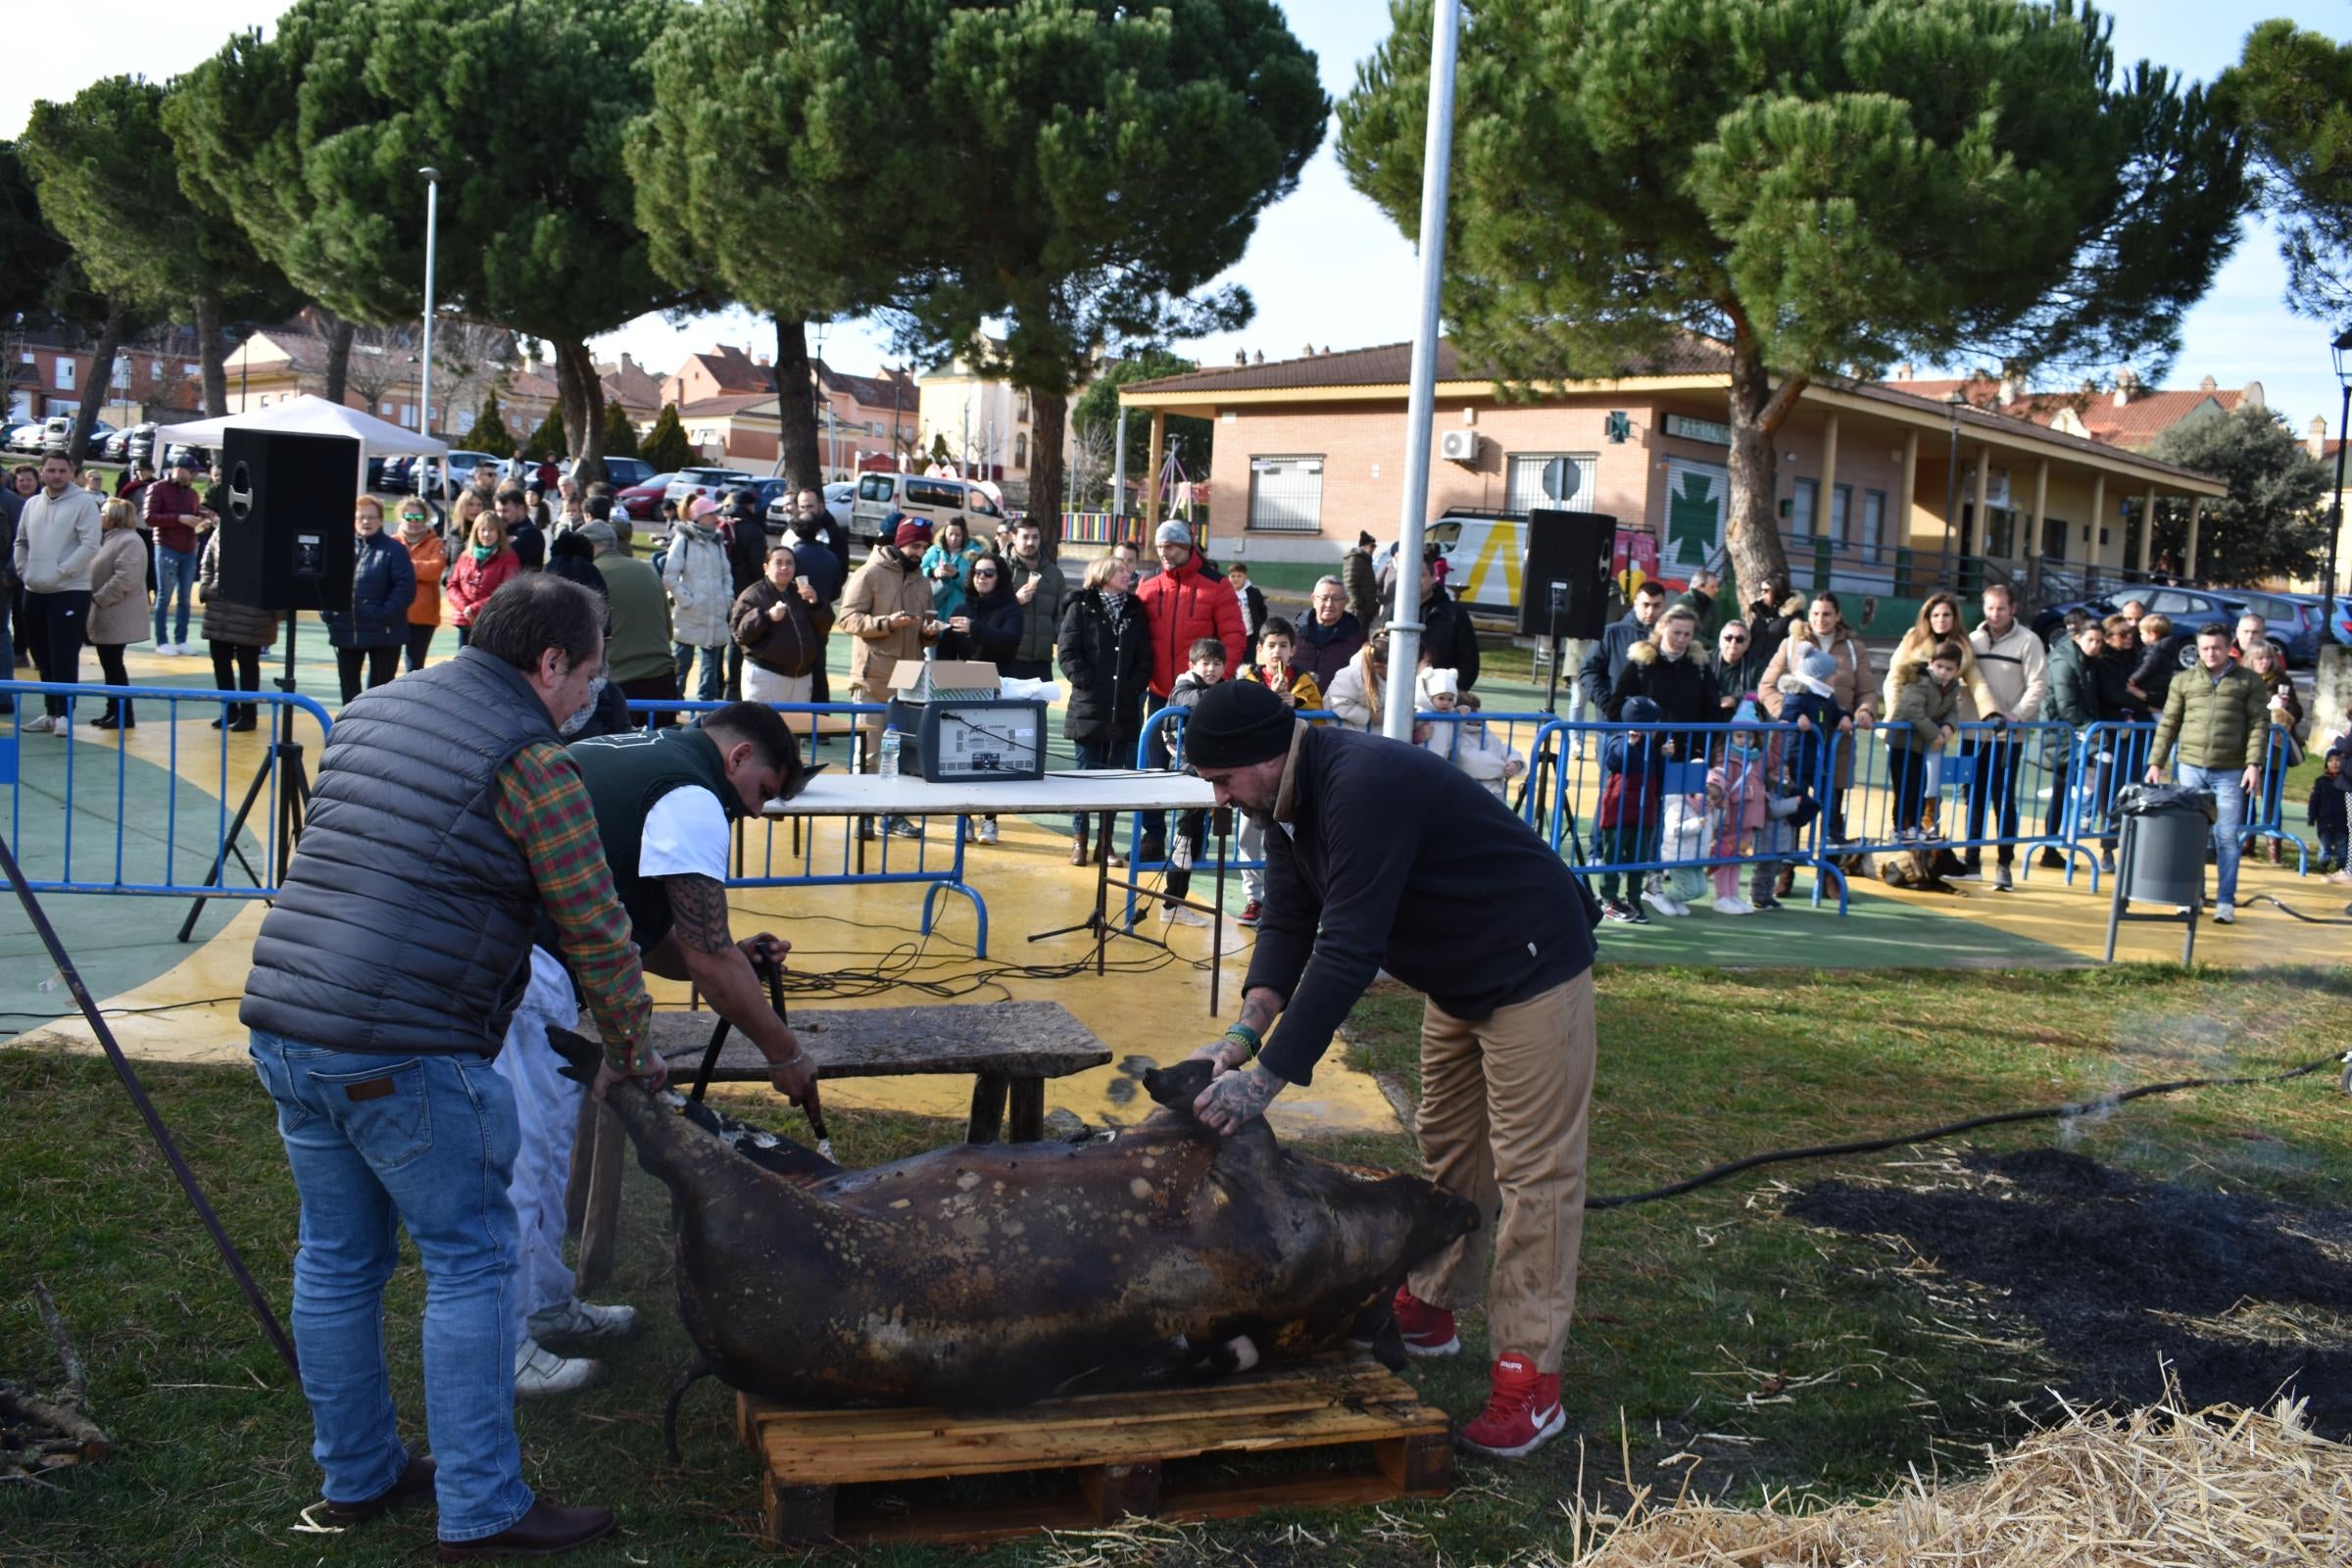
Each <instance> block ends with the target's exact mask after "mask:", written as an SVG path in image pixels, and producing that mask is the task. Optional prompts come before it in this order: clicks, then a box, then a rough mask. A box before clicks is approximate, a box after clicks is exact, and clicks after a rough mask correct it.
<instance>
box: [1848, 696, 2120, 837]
mask: <svg viewBox="0 0 2352 1568" xmlns="http://www.w3.org/2000/svg"><path fill="white" fill-rule="evenodd" d="M1949 728H1950V729H1951V731H1952V736H1951V739H1950V740H1949V741H1948V742H1946V743H1945V744H1944V745H1943V746H1941V747H1940V748H1936V747H1931V746H1929V745H1926V744H1924V743H1921V742H1920V740H1919V737H1917V736H1916V735H1915V734H1912V733H1910V727H1909V726H1908V725H1907V724H1898V722H1897V721H1896V720H1892V719H1882V720H1880V722H1879V724H1878V725H1877V728H1876V741H1875V743H1874V741H1873V731H1870V730H1852V731H1844V732H1840V733H1839V734H1838V735H1836V736H1834V737H1833V738H1832V747H1831V750H1832V761H1831V763H1830V766H1831V768H1832V773H1831V775H1829V776H1832V777H1834V776H1835V773H1836V771H1837V769H1838V760H1837V759H1838V758H1841V757H1844V756H1850V757H1851V758H1852V759H1853V767H1852V770H1851V781H1850V783H1849V784H1848V785H1847V787H1846V789H1845V790H1844V792H1843V795H1844V803H1843V804H1844V809H1843V812H1842V820H1843V824H1844V828H1845V832H1844V835H1843V837H1842V839H1840V840H1838V841H1836V842H1834V843H1833V844H1832V845H1831V846H1830V850H1829V853H1830V854H1832V855H1834V856H1847V855H1879V854H1889V853H1896V852H1907V851H1913V850H1923V851H1934V850H1936V849H1945V850H1951V851H1954V852H1959V851H1975V852H1977V854H1978V855H1980V856H1981V855H1982V854H1983V852H1984V851H1985V850H1987V849H1991V850H1995V851H2013V850H2019V849H2023V850H2029V851H2031V850H2035V849H2043V848H2047V849H2051V850H2056V851H2058V852H2060V853H2064V852H2065V851H2066V850H2067V849H2068V848H2069V847H2070V841H2069V836H2068V825H2069V818H2068V812H2067V802H2066V795H2067V793H2068V791H2069V789H2070V788H2071V786H2070V783H2069V780H2070V776H2071V774H2072V771H2073V763H2074V756H2075V732H2074V730H2073V728H2072V727H2071V726H2069V725H2066V724H2060V723H2055V722H2049V723H2029V724H2007V723H1991V722H1970V723H1963V724H1952V725H1950V726H1949ZM2036 829H2038V830H2036ZM2018 861H2019V864H2020V869H2021V872H2022V871H2025V870H2030V869H2031V867H2032V865H2033V858H2032V856H2031V855H2027V856H2021V857H2018ZM2005 862H2006V857H2004V863H2005Z"/></svg>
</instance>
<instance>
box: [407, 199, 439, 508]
mask: <svg viewBox="0 0 2352 1568" xmlns="http://www.w3.org/2000/svg"><path fill="white" fill-rule="evenodd" d="M417 173H419V174H422V175H423V176H424V366H423V368H422V369H420V370H418V371H417V404H418V408H417V434H418V435H420V436H422V437H423V438H424V439H425V440H427V441H430V440H431V439H432V438H433V245H434V242H435V240H436V239H437V238H438V236H439V233H440V228H441V171H439V170H438V169H430V168H427V169H419V170H418V171H417ZM419 456H421V454H419ZM412 466H413V467H414V468H415V469H416V470H417V495H418V496H420V497H421V496H422V495H423V494H424V465H423V464H421V463H417V464H414V465H412Z"/></svg>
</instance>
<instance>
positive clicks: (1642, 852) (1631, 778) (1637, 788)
mask: <svg viewBox="0 0 2352 1568" xmlns="http://www.w3.org/2000/svg"><path fill="white" fill-rule="evenodd" d="M1618 717H1620V718H1622V719H1623V720H1625V722H1627V723H1629V724H1654V723H1656V722H1657V721H1658V705H1657V704H1656V703H1655V702H1653V701H1652V700H1650V699H1649V698H1647V697H1629V698H1627V699H1626V700H1625V707H1624V709H1623V710H1621V711H1619V713H1618ZM1665 738H1666V737H1665V734H1664V732H1663V731H1660V730H1628V731H1626V732H1625V733H1624V734H1622V735H1613V736H1611V737H1610V738H1609V742H1608V744H1607V745H1606V746H1604V747H1602V748H1601V753H1600V772H1601V786H1600V809H1599V811H1598V812H1597V813H1595V815H1594V816H1593V858H1594V859H1596V860H1598V861H1599V862H1600V863H1601V864H1603V865H1640V864H1641V863H1642V861H1644V860H1654V859H1656V858H1658V822H1659V819H1660V816H1661V814H1662V810H1663V808H1664V804H1665V793H1666V749H1665V745H1664V742H1665ZM1640 878H1641V873H1640V872H1639V871H1624V872H1619V871H1603V872H1601V873H1600V912H1601V916H1602V918H1604V919H1609V920H1625V921H1630V922H1632V923H1633V924H1635V925H1647V924H1648V923H1649V916H1648V915H1647V914H1645V913H1643V912H1642V906H1641V905H1640V904H1639V903H1637V902H1636V900H1635V897H1634V894H1635V891H1636V889H1637V888H1638V887H1639V886H1640Z"/></svg>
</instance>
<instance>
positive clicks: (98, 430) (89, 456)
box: [66, 419, 115, 462]
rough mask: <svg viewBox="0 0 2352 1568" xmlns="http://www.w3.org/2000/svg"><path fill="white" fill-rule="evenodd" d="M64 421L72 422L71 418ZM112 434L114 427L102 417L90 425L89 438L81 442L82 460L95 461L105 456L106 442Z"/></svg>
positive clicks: (111, 438)
mask: <svg viewBox="0 0 2352 1568" xmlns="http://www.w3.org/2000/svg"><path fill="white" fill-rule="evenodd" d="M66 422H67V423H68V424H69V425H71V424H72V423H73V421H72V420H71V419H68V420H67V421H66ZM114 435H115V427H114V426H113V425H111V424H109V423H107V422H106V421H105V420H104V419H100V420H98V421H97V422H96V423H94V424H92V425H91V426H90V438H89V440H87V441H85V442H83V443H82V448H81V455H82V459H83V461H85V462H96V461H99V460H102V459H104V458H105V456H106V444H107V442H109V441H111V440H113V439H114Z"/></svg>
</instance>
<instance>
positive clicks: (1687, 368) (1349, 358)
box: [1127, 337, 1730, 392]
mask: <svg viewBox="0 0 2352 1568" xmlns="http://www.w3.org/2000/svg"><path fill="white" fill-rule="evenodd" d="M1729 353H1730V351H1729V350H1727V349H1725V348H1724V346H1723V345H1722V344H1720V343H1716V342H1713V341H1711V340H1710V339H1707V338H1702V337H1687V338H1684V339H1683V340H1682V341H1681V342H1679V343H1676V344H1674V345H1673V346H1672V347H1669V348H1667V349H1664V350H1661V351H1660V352H1659V353H1657V354H1654V355H1650V356H1648V357H1646V358H1645V359H1643V360H1642V361H1640V362H1639V363H1637V364H1635V365H1632V366H1629V367H1628V368H1626V370H1625V372H1624V373H1625V374H1627V375H1710V374H1713V373H1716V372H1718V371H1721V370H1723V369H1725V368H1727V367H1728V365H1729ZM1412 366H1413V346H1412V344H1410V343H1383V344H1381V345H1379V346H1378V347H1375V348H1368V349H1343V350H1342V351H1340V352H1339V353H1337V354H1317V355H1313V356H1311V357H1309V358H1305V359H1297V360H1275V361H1271V362H1269V363H1267V364H1264V365H1231V366H1223V367H1208V368H1202V369H1199V370H1187V371H1185V372H1184V373H1183V374H1181V375H1163V376H1161V377H1160V378H1158V379H1157V380H1154V381H1131V382H1129V383H1128V385H1127V390H1128V391H1131V392H1276V391H1280V392H1288V391H1297V390H1304V389H1306V388H1309V387H1339V386H1402V385H1403V384H1404V383H1405V380H1406V378H1407V377H1408V376H1410V375H1411V373H1412ZM1437 369H1438V379H1439V380H1441V381H1461V380H1484V379H1491V378H1492V377H1491V375H1490V373H1489V372H1488V371H1485V370H1480V369H1477V368H1465V367H1464V366H1463V365H1462V363H1461V358H1460V356H1459V355H1458V354H1456V353H1455V351H1454V346H1453V340H1452V339H1451V338H1441V339H1439V340H1438V366H1437Z"/></svg>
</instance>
